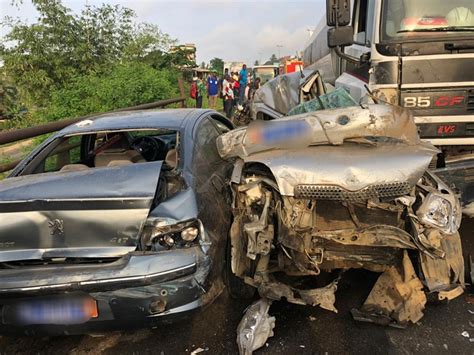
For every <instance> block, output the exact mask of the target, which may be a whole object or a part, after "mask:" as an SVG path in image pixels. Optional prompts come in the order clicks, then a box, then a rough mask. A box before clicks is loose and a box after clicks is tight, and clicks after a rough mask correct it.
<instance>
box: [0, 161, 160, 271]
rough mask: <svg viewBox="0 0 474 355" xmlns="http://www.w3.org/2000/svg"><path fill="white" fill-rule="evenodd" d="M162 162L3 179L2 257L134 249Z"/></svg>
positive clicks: (111, 252)
mask: <svg viewBox="0 0 474 355" xmlns="http://www.w3.org/2000/svg"><path fill="white" fill-rule="evenodd" d="M161 167H162V162H155V163H137V164H132V165H129V166H121V167H110V168H98V169H89V170H85V171H77V172H58V173H47V174H36V175H28V176H21V177H15V178H9V179H6V180H4V181H2V182H1V183H0V262H5V261H12V260H28V259H36V260H40V259H43V258H53V257H89V258H90V257H98V258H99V257H116V256H120V255H123V254H125V253H127V252H129V251H131V250H135V248H136V245H137V242H138V237H139V233H140V231H141V229H142V226H143V224H144V223H145V220H146V218H147V217H148V214H149V210H150V207H151V205H152V202H153V199H154V196H155V193H156V189H157V185H158V179H159V175H160V171H161Z"/></svg>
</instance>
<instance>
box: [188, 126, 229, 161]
mask: <svg viewBox="0 0 474 355" xmlns="http://www.w3.org/2000/svg"><path fill="white" fill-rule="evenodd" d="M215 122H216V120H214V123H215ZM221 124H222V123H221ZM222 125H223V124H222ZM223 126H224V125H223ZM220 135H221V132H219V131H218V130H217V129H216V127H215V126H214V124H213V123H212V122H211V121H210V120H209V119H208V118H206V119H205V120H203V121H202V122H201V123H200V124H199V126H198V129H197V131H196V145H195V148H194V150H195V154H194V155H195V160H197V161H198V163H200V164H205V165H209V164H210V163H211V162H212V161H216V160H220V156H219V153H218V152H217V146H216V139H217V137H218V136H220Z"/></svg>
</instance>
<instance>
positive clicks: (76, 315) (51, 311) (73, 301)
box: [4, 297, 98, 325]
mask: <svg viewBox="0 0 474 355" xmlns="http://www.w3.org/2000/svg"><path fill="white" fill-rule="evenodd" d="M5 313H6V315H7V316H8V318H9V319H8V323H14V324H20V325H29V324H81V323H85V322H87V321H88V320H90V319H91V318H96V317H97V316H98V311H97V302H96V301H95V300H94V299H93V298H90V297H72V298H66V297H58V298H52V299H39V300H38V299H36V300H28V301H20V302H18V303H15V304H12V305H9V306H7V309H6V312H5V311H4V318H5Z"/></svg>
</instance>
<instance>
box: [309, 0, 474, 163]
mask: <svg viewBox="0 0 474 355" xmlns="http://www.w3.org/2000/svg"><path fill="white" fill-rule="evenodd" d="M327 25H328V26H319V32H320V33H315V36H314V38H315V40H314V41H313V43H311V44H310V45H309V47H308V48H307V49H306V53H305V59H306V61H308V58H309V60H310V61H311V62H312V63H305V65H308V64H314V63H316V65H317V62H318V61H321V62H322V61H323V60H324V57H325V56H328V57H330V63H331V65H332V70H333V74H334V76H335V86H336V87H344V88H346V89H347V90H348V91H349V92H350V94H351V96H353V97H354V98H355V99H356V100H361V101H362V102H367V101H374V100H375V101H377V100H378V101H381V102H387V103H390V104H396V105H400V106H403V107H407V108H410V109H411V110H412V111H413V114H414V117H415V122H416V123H417V124H418V127H419V131H420V135H421V137H422V138H423V139H425V140H428V141H430V142H431V143H433V144H434V145H436V146H438V147H439V148H440V150H441V151H442V153H441V154H440V155H438V159H437V160H436V161H434V162H433V167H434V166H436V167H438V168H443V167H446V166H447V165H449V164H450V163H458V162H460V161H466V160H469V159H473V158H474V154H473V151H474V148H473V147H474V2H473V1H472V0H451V1H444V0H390V1H388V0H355V1H354V2H353V3H351V1H350V0H328V1H327ZM324 32H326V33H327V36H328V37H327V42H326V43H323V44H321V37H322V36H321V35H322V34H323V33H324ZM324 34H325V33H324ZM318 35H319V36H318ZM317 40H319V43H316V41H317ZM321 45H323V46H324V45H326V46H327V49H319V50H315V46H319V47H320V48H321ZM314 53H319V57H318V56H314ZM326 62H328V60H327V58H326Z"/></svg>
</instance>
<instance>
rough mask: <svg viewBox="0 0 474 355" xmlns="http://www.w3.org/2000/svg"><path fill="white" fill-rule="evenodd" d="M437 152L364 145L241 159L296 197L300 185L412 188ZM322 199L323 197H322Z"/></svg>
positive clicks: (276, 152) (423, 148)
mask: <svg viewBox="0 0 474 355" xmlns="http://www.w3.org/2000/svg"><path fill="white" fill-rule="evenodd" d="M436 152H437V150H436V149H433V148H432V147H431V146H430V145H424V144H420V145H415V146H409V145H406V144H383V145H379V146H375V147H374V146H367V145H362V144H356V143H348V144H344V145H341V146H312V147H307V148H304V149H297V150H273V151H266V152H262V153H257V154H254V155H251V156H249V157H246V158H244V161H245V162H246V163H249V162H254V163H256V162H258V163H262V164H265V165H266V166H268V167H269V168H270V170H271V171H272V173H273V175H274V176H275V179H276V182H277V184H278V187H279V189H280V193H281V194H282V195H286V196H295V188H296V187H297V186H298V185H299V186H300V187H301V186H303V185H310V186H324V187H327V188H329V190H331V189H330V187H331V186H339V187H341V188H342V189H344V190H347V191H351V192H353V191H361V190H363V189H364V188H367V187H369V186H382V188H383V186H393V184H397V183H400V186H401V187H402V188H403V186H402V184H403V183H408V185H407V188H411V187H413V186H415V184H416V182H417V181H418V180H419V179H420V178H421V176H422V175H423V173H424V172H425V171H426V169H427V168H428V165H429V163H430V161H431V159H432V157H433V155H434V154H436ZM322 197H323V196H322Z"/></svg>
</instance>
